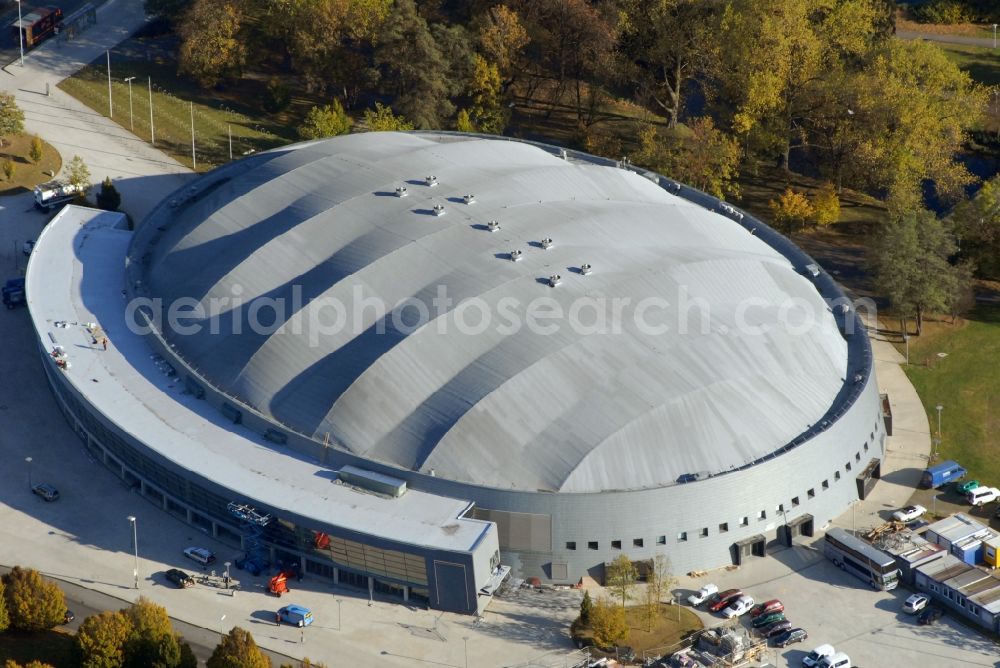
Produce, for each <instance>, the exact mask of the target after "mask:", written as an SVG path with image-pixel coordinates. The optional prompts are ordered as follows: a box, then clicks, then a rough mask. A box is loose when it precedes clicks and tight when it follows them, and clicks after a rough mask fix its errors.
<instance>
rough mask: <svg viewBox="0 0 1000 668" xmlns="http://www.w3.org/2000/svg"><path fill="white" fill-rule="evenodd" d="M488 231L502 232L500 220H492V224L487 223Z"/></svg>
mask: <svg viewBox="0 0 1000 668" xmlns="http://www.w3.org/2000/svg"><path fill="white" fill-rule="evenodd" d="M486 229H488V230H489V231H490V232H499V231H500V221H499V220H491V221H490V222H488V223H486Z"/></svg>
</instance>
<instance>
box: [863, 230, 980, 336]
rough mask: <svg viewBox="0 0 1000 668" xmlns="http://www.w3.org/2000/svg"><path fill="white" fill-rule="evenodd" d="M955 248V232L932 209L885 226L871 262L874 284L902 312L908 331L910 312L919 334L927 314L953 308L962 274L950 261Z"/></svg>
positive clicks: (875, 241) (902, 318) (903, 323)
mask: <svg viewBox="0 0 1000 668" xmlns="http://www.w3.org/2000/svg"><path fill="white" fill-rule="evenodd" d="M956 251H957V247H956V245H955V242H954V241H953V240H952V238H951V235H950V234H948V232H947V231H946V230H945V228H944V225H943V224H942V222H941V221H940V220H938V218H937V217H936V216H935V215H934V214H933V213H931V212H929V211H920V212H916V213H914V212H908V213H906V214H904V215H902V216H899V217H897V218H893V219H890V220H889V221H888V222H885V223H883V224H882V228H881V229H880V230H879V233H878V234H877V235H876V236H875V239H874V243H873V246H872V254H871V260H870V262H871V265H872V269H873V273H874V275H875V280H876V284H877V285H878V286H879V289H880V290H881V291H882V292H883V293H884V294H885V295H886V296H887V297H888V298H889V302H890V303H891V304H892V307H893V308H894V309H895V310H896V312H897V313H898V314H899V317H900V321H901V324H902V325H903V329H904V331H906V318H907V317H908V316H911V315H912V316H915V317H916V321H917V336H919V335H920V334H921V332H922V331H923V319H924V314H925V313H927V312H929V311H937V312H944V311H948V310H950V309H951V308H952V306H953V304H954V303H955V301H956V297H957V296H958V295H960V294H961V292H962V288H963V286H962V280H963V278H964V277H963V276H962V274H961V273H960V272H959V270H958V269H957V268H956V267H955V266H953V265H952V264H951V263H950V262H949V258H950V257H952V256H953V255H954V254H955V252H956Z"/></svg>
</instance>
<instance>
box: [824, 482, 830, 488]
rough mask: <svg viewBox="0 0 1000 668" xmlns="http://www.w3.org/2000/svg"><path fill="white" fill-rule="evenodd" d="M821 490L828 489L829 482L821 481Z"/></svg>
mask: <svg viewBox="0 0 1000 668" xmlns="http://www.w3.org/2000/svg"><path fill="white" fill-rule="evenodd" d="M823 489H830V481H829V480H824V481H823Z"/></svg>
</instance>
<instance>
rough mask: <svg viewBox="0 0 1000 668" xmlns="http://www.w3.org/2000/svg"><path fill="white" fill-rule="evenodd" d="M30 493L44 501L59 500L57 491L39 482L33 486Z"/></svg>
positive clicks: (47, 484) (45, 483)
mask: <svg viewBox="0 0 1000 668" xmlns="http://www.w3.org/2000/svg"><path fill="white" fill-rule="evenodd" d="M31 491H32V492H34V493H35V494H37V495H38V496H40V497H42V498H43V499H45V500H46V501H57V500H58V499H59V490H58V489H56V488H55V487H53V486H52V485H50V484H49V483H47V482H40V483H37V484H35V485H33V486H32V487H31Z"/></svg>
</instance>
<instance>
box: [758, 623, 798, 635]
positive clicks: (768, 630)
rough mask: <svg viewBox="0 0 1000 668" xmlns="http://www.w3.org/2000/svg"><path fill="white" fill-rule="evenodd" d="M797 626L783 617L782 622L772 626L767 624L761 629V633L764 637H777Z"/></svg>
mask: <svg viewBox="0 0 1000 668" xmlns="http://www.w3.org/2000/svg"><path fill="white" fill-rule="evenodd" d="M793 628H795V627H794V626H793V625H792V623H791V622H790V621H788V620H787V619H782V620H781V621H780V622H775V623H774V624H771V625H770V626H765V627H764V628H762V629H760V635H761V637H764V638H777V637H778V636H780V635H781V634H782V633H784V632H785V631H790V630H791V629H793Z"/></svg>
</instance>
